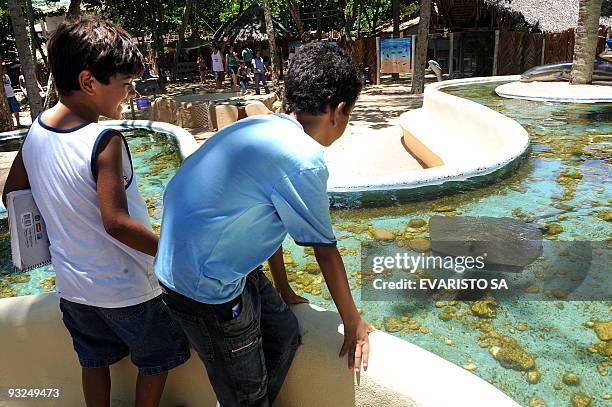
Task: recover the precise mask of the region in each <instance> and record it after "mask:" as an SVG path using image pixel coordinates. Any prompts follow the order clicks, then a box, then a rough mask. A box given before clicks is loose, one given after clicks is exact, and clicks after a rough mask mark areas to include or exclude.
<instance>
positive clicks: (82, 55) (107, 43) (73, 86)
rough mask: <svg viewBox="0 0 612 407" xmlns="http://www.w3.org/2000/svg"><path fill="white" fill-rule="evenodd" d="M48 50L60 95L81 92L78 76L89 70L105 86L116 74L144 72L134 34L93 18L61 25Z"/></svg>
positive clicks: (137, 74)
mask: <svg viewBox="0 0 612 407" xmlns="http://www.w3.org/2000/svg"><path fill="white" fill-rule="evenodd" d="M47 49H48V50H49V66H50V67H51V73H52V74H53V77H54V79H55V84H56V87H57V91H58V93H59V94H60V95H68V94H70V93H71V92H72V91H75V90H80V89H81V87H80V85H79V82H78V76H79V74H80V73H81V71H83V70H86V69H87V70H89V71H91V73H92V75H93V76H94V77H95V78H96V79H97V80H98V81H100V82H102V83H103V84H105V85H107V84H108V83H109V79H110V77H111V76H113V75H115V74H118V73H120V74H126V75H132V76H140V75H141V74H142V72H143V69H144V63H143V57H142V54H141V53H140V51H139V50H138V47H137V44H136V43H134V41H133V40H132V37H131V36H130V34H128V33H127V32H126V31H125V30H124V29H122V28H121V27H119V26H117V25H115V24H113V23H111V22H109V21H105V20H100V19H98V18H96V17H94V16H90V15H85V16H82V17H80V18H78V19H76V20H74V21H65V22H63V23H62V24H60V25H59V27H58V28H57V29H56V30H55V32H54V33H53V35H52V36H51V38H50V39H49V43H48V45H47Z"/></svg>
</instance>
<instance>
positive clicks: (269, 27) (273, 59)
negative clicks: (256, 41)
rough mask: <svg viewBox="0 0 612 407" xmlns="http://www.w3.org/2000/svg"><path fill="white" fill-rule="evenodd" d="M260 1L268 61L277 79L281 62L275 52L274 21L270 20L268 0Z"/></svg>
mask: <svg viewBox="0 0 612 407" xmlns="http://www.w3.org/2000/svg"><path fill="white" fill-rule="evenodd" d="M262 3H263V4H262V6H263V9H264V16H265V18H266V32H267V33H268V43H269V45H270V63H271V64H272V70H273V71H274V76H275V77H276V78H277V79H278V77H279V74H280V65H281V63H280V60H279V58H278V53H277V52H276V33H275V32H274V23H273V21H272V13H271V12H270V2H269V0H263V1H262Z"/></svg>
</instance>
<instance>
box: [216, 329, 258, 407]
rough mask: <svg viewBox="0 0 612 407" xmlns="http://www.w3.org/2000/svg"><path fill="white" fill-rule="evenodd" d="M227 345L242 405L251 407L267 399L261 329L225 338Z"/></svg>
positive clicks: (231, 369)
mask: <svg viewBox="0 0 612 407" xmlns="http://www.w3.org/2000/svg"><path fill="white" fill-rule="evenodd" d="M225 343H226V345H227V347H228V351H229V364H230V367H231V368H230V371H231V372H232V376H233V377H234V380H235V383H236V391H237V395H238V399H239V400H240V405H251V404H254V403H255V402H257V401H258V400H260V399H261V398H262V397H266V394H267V387H268V375H267V371H266V364H265V357H264V353H263V348H262V342H261V335H260V333H259V329H257V327H254V328H251V329H249V330H248V331H246V332H244V333H243V335H240V336H236V337H232V338H225Z"/></svg>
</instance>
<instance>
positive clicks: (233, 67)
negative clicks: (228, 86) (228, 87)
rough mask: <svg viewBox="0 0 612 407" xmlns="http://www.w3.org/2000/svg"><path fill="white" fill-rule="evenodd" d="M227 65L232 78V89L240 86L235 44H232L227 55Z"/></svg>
mask: <svg viewBox="0 0 612 407" xmlns="http://www.w3.org/2000/svg"><path fill="white" fill-rule="evenodd" d="M225 65H226V66H227V74H228V75H230V77H231V78H232V89H236V88H237V87H238V54H237V53H236V51H234V46H233V45H230V47H229V52H228V53H227V55H225Z"/></svg>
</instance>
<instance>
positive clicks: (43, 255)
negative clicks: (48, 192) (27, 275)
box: [6, 189, 51, 270]
mask: <svg viewBox="0 0 612 407" xmlns="http://www.w3.org/2000/svg"><path fill="white" fill-rule="evenodd" d="M6 210H7V211H8V218H9V230H10V232H11V253H12V255H13V264H14V265H15V267H17V268H19V269H20V270H29V269H32V268H35V267H38V266H41V265H43V264H48V263H50V262H51V253H49V237H48V236H47V228H46V226H45V221H44V220H43V218H42V216H41V214H40V211H39V210H38V207H37V206H36V203H35V202H34V197H33V196H32V191H31V190H29V189H24V190H20V191H13V192H10V193H9V194H7V196H6Z"/></svg>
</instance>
